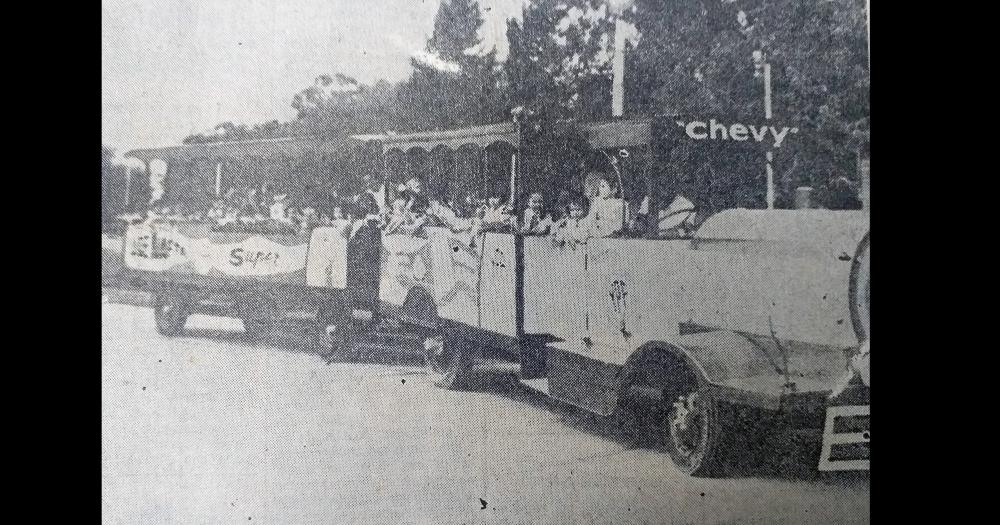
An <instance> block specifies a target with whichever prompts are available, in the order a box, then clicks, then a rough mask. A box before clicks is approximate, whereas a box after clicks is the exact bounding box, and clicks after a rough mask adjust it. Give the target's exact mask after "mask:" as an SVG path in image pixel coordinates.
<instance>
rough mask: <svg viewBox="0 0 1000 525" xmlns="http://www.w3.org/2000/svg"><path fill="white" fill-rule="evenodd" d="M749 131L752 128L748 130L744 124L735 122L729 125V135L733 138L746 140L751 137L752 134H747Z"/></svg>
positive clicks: (741, 140)
mask: <svg viewBox="0 0 1000 525" xmlns="http://www.w3.org/2000/svg"><path fill="white" fill-rule="evenodd" d="M749 132H750V130H748V129H747V127H746V126H744V125H743V124H733V125H732V126H729V136H730V137H731V138H732V139H733V140H737V141H740V142H743V141H744V140H747V139H749V138H750V136H749V135H747V133H749Z"/></svg>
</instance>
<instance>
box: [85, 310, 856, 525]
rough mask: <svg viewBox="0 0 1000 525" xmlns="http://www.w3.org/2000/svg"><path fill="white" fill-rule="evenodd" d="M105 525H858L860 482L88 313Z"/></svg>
mask: <svg viewBox="0 0 1000 525" xmlns="http://www.w3.org/2000/svg"><path fill="white" fill-rule="evenodd" d="M102 310H103V345H102V384H103V386H102V393H103V409H102V417H103V425H102V426H103V429H102V430H103V437H102V478H103V483H102V485H103V488H102V507H103V518H104V522H105V523H129V524H131V523H142V524H155V523H290V524H309V523H317V524H319V523H322V524H331V523H419V524H425V523H706V522H708V523H719V522H726V523H735V522H739V523H845V522H868V521H869V516H870V506H869V500H870V496H869V494H870V487H869V478H868V477H867V476H837V477H833V478H822V479H819V480H817V479H809V478H803V477H795V476H783V475H781V474H780V473H779V474H767V475H765V474H759V475H754V474H750V475H743V476H741V477H735V478H727V479H697V478H690V477H687V476H685V475H683V474H681V473H680V472H678V471H677V470H676V469H674V467H673V466H672V465H671V463H670V460H669V458H668V457H667V456H666V455H665V454H663V453H661V452H657V451H655V450H648V449H635V448H631V447H630V446H629V445H628V440H626V439H620V438H619V437H616V435H615V431H614V429H612V428H608V427H609V425H608V423H607V422H605V421H603V420H601V419H599V418H596V417H591V416H587V415H585V414H582V413H580V412H579V411H577V410H574V409H571V408H569V407H565V406H562V405H558V404H554V403H550V402H547V401H546V400H544V399H541V398H538V397H536V396H533V395H530V394H528V393H526V392H524V391H523V390H520V389H518V388H516V384H512V383H510V382H506V383H505V382H499V383H498V384H496V385H494V386H493V387H491V388H488V389H485V390H484V391H483V392H450V391H445V390H441V389H438V388H435V387H434V385H433V383H432V382H431V381H430V380H429V378H428V377H427V376H425V375H423V372H422V370H421V369H420V368H419V367H417V366H415V365H413V364H409V365H408V364H406V363H398V362H397V363H395V364H393V363H389V364H386V363H382V364H374V363H351V364H331V365H326V364H324V362H323V361H322V360H321V359H320V358H319V357H318V356H317V355H316V354H315V353H312V352H310V351H307V350H304V349H302V347H301V345H299V344H296V342H295V341H294V340H292V339H288V338H285V339H280V338H272V339H271V340H268V341H257V342H253V341H250V340H248V339H247V338H246V337H245V336H244V335H243V334H242V327H241V324H240V322H239V321H235V320H227V319H217V318H209V317H201V316H195V317H193V318H192V319H191V320H190V321H189V323H188V330H187V334H185V336H182V337H176V338H166V337H163V336H160V335H158V334H157V333H156V331H155V329H154V327H153V316H152V311H151V310H149V309H148V308H139V307H135V306H126V305H121V304H110V303H105V304H103V305H102Z"/></svg>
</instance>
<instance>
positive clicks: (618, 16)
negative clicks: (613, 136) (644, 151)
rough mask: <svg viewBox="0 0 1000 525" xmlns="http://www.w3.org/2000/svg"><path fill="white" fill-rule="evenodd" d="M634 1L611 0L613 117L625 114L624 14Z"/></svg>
mask: <svg viewBox="0 0 1000 525" xmlns="http://www.w3.org/2000/svg"><path fill="white" fill-rule="evenodd" d="M631 3H632V0H610V1H609V3H608V7H609V11H610V12H611V16H613V17H614V19H615V39H614V40H615V54H614V56H613V57H612V59H611V72H612V79H611V116H612V117H615V118H619V117H621V116H622V115H624V114H625V21H624V20H622V14H623V13H624V12H625V9H626V8H627V7H628V6H629V5H630V4H631Z"/></svg>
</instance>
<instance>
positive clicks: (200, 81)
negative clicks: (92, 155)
mask: <svg viewBox="0 0 1000 525" xmlns="http://www.w3.org/2000/svg"><path fill="white" fill-rule="evenodd" d="M521 1H522V0H480V6H481V9H482V10H483V12H484V13H483V15H484V19H485V23H484V25H483V28H482V30H481V34H480V36H481V37H482V38H483V41H484V43H485V47H486V49H490V48H492V47H494V46H495V47H496V48H497V50H498V53H499V54H500V55H501V56H503V55H505V54H506V38H505V23H506V20H507V18H509V17H516V16H518V15H519V14H520V5H521ZM438 3H439V0H145V1H136V0H103V3H102V16H101V20H102V38H101V55H102V56H101V70H102V82H101V84H102V86H101V87H102V89H101V92H102V93H101V99H102V108H103V110H102V126H101V129H102V133H101V135H102V141H103V143H104V144H105V145H107V146H110V147H112V148H114V149H115V150H116V151H117V152H118V153H119V154H120V153H122V152H124V151H126V150H129V149H132V148H138V147H160V146H170V145H176V144H179V143H180V141H181V140H182V139H183V138H184V137H185V136H187V135H189V134H192V133H199V132H207V131H211V129H212V128H213V127H214V126H215V125H216V124H218V123H220V122H224V121H233V122H236V123H247V124H253V123H257V122H264V121H268V120H272V119H277V120H289V119H291V118H294V116H295V111H294V110H293V109H292V107H291V100H292V96H293V95H294V94H295V93H296V92H298V91H300V90H302V89H304V88H305V87H307V86H309V85H311V84H312V83H313V81H314V79H315V78H316V77H317V76H319V75H321V74H324V73H328V74H332V73H336V72H340V73H344V74H346V75H349V76H353V77H355V78H357V79H358V80H359V81H361V82H364V83H372V82H374V81H376V80H378V79H380V78H384V79H386V80H390V81H396V80H401V79H403V78H406V77H407V76H408V75H409V73H410V57H411V56H412V55H413V54H414V53H417V52H419V51H422V50H423V49H424V47H425V43H426V41H427V38H428V37H429V36H430V33H431V31H432V30H433V27H434V15H435V13H436V12H437V7H438Z"/></svg>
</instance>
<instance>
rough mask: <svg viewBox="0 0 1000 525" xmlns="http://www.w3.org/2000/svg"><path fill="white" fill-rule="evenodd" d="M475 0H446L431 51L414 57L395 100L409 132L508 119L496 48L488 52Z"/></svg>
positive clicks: (441, 10) (435, 23)
mask: <svg viewBox="0 0 1000 525" xmlns="http://www.w3.org/2000/svg"><path fill="white" fill-rule="evenodd" d="M482 24H483V18H482V13H481V11H480V9H479V4H478V2H476V1H475V0H444V1H442V2H441V6H440V7H439V8H438V12H437V14H436V15H435V17H434V31H433V33H432V34H431V38H430V39H429V40H428V42H427V46H426V50H425V52H424V53H420V54H418V55H417V56H415V57H413V58H412V59H411V60H410V63H411V65H412V66H413V74H412V75H411V76H410V78H409V80H408V81H406V82H405V83H403V85H401V86H400V90H399V96H398V97H397V100H396V103H397V104H398V106H399V108H400V109H401V110H402V112H403V114H405V115H406V118H404V119H403V121H402V122H400V124H401V128H402V129H403V130H405V131H412V130H428V129H442V128H452V127H460V126H470V125H476V124H487V123H491V122H496V121H498V120H505V119H506V118H509V117H508V116H507V115H506V114H505V113H506V109H507V104H506V103H505V100H504V93H503V91H502V90H501V86H500V70H499V67H498V64H497V61H496V51H495V50H490V51H488V52H484V50H482V49H481V47H482V42H481V41H480V39H479V34H478V32H479V28H480V27H481V26H482Z"/></svg>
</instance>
